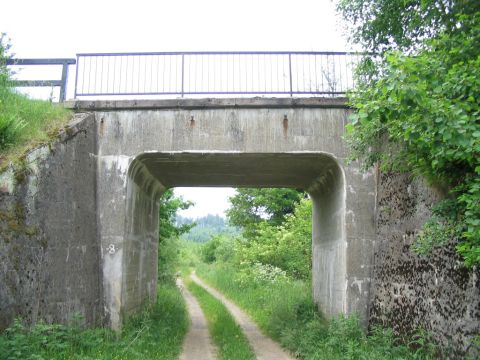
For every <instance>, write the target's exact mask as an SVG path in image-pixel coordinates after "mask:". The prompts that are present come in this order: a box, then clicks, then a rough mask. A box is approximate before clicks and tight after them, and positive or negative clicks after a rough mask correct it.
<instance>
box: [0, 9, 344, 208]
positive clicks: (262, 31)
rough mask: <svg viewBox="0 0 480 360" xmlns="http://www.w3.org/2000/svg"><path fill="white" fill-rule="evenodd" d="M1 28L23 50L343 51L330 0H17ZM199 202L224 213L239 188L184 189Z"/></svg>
mask: <svg viewBox="0 0 480 360" xmlns="http://www.w3.org/2000/svg"><path fill="white" fill-rule="evenodd" d="M0 32H5V33H7V35H8V37H9V38H11V42H12V45H13V48H12V50H13V53H14V54H15V55H16V57H18V58H22V57H23V58H27V57H30V58H42V57H45V58H53V57H75V55H76V54H77V53H82V52H133V51H196V50H198V51H200V50H203V51H249V50H251V51H255V50H256V51H261V50H263V51H275V50H277V51H282V50H293V51H344V50H348V48H347V45H346V41H345V40H344V38H343V37H342V35H341V33H342V32H341V26H340V22H339V19H338V18H337V17H336V15H335V11H334V3H333V2H332V1H331V0H315V1H313V0H295V1H284V0H242V1H228V0H201V1H199V0H196V1H195V0H168V1H164V0H156V1H154V0H134V1H132V0H128V1H126V0H125V1H124V0H115V1H112V0H82V1H78V0H76V1H72V0H11V1H3V2H2V6H1V12H0ZM177 193H178V194H182V195H183V196H184V197H185V198H186V199H191V200H193V201H195V202H196V204H197V206H196V207H194V208H192V209H190V210H188V211H186V212H184V213H183V215H184V216H192V217H198V216H202V215H204V214H207V213H218V214H223V211H224V210H225V209H226V207H227V206H228V203H227V199H226V198H227V196H231V195H232V194H233V189H225V188H223V189H218V190H216V191H215V190H214V189H198V188H197V189H185V188H183V189H178V190H177Z"/></svg>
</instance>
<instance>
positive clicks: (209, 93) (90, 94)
mask: <svg viewBox="0 0 480 360" xmlns="http://www.w3.org/2000/svg"><path fill="white" fill-rule="evenodd" d="M182 94H184V95H290V94H293V95H301V94H303V95H304V94H312V95H325V94H329V95H330V94H331V95H342V94H345V91H293V92H290V91H252V92H240V91H216V92H207V91H195V92H189V91H185V92H183V93H182V92H180V91H178V92H141V93H140V92H121V93H107V92H102V93H77V95H78V96H118V95H122V96H135V95H140V96H150V95H182Z"/></svg>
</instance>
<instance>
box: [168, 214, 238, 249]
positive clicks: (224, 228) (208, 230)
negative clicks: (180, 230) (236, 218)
mask: <svg viewBox="0 0 480 360" xmlns="http://www.w3.org/2000/svg"><path fill="white" fill-rule="evenodd" d="M193 223H195V224H196V225H195V226H194V227H193V228H192V229H191V230H190V231H189V232H187V233H185V234H183V235H182V239H184V240H189V241H194V242H199V243H204V242H207V241H208V240H210V238H211V237H212V236H213V235H217V234H229V235H232V236H235V235H237V234H240V231H239V229H238V228H237V227H234V226H230V225H229V224H228V220H227V219H225V218H223V217H221V216H219V215H212V214H208V215H207V216H203V217H201V218H198V219H192V218H188V217H183V216H177V220H176V225H177V226H181V225H187V224H193Z"/></svg>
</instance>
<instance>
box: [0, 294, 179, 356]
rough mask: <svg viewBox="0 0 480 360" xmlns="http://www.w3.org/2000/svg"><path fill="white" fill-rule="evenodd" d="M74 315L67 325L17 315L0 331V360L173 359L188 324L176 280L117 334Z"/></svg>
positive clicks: (176, 354) (177, 352)
mask: <svg viewBox="0 0 480 360" xmlns="http://www.w3.org/2000/svg"><path fill="white" fill-rule="evenodd" d="M80 320H81V319H79V318H78V317H77V318H76V319H74V321H73V322H72V324H70V325H69V326H64V325H58V324H53V325H50V324H44V323H37V324H36V325H33V326H31V327H27V326H25V325H24V324H23V323H22V322H21V321H20V320H16V321H15V322H14V324H13V325H12V326H11V327H10V328H9V329H7V330H6V331H5V332H4V334H3V335H1V336H0V359H2V360H17V359H18V360H42V359H44V360H55V359H84V360H85V359H91V360H94V359H95V360H97V359H98V360H102V359H105V360H106V359H109V360H114V359H142V360H143V359H172V360H173V359H176V358H177V357H178V354H179V352H180V349H181V345H182V340H183V337H184V335H185V333H186V331H187V329H188V315H187V312H186V308H185V303H184V301H183V298H182V296H181V294H180V292H179V290H178V289H177V288H176V287H175V286H174V285H162V286H160V287H159V289H158V299H157V303H156V304H155V305H152V306H150V307H148V308H147V309H145V311H144V312H143V313H141V314H139V315H137V316H134V317H132V318H130V319H129V320H128V321H127V323H126V324H125V326H124V328H123V330H122V332H121V334H120V335H118V334H116V333H115V332H113V331H112V330H109V329H86V328H85V327H84V326H83V325H82V321H80Z"/></svg>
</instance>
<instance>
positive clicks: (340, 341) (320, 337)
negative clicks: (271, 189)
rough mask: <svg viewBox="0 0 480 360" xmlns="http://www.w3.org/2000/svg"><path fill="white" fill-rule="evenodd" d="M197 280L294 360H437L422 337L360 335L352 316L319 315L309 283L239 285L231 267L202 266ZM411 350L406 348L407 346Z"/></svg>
mask: <svg viewBox="0 0 480 360" xmlns="http://www.w3.org/2000/svg"><path fill="white" fill-rule="evenodd" d="M197 273H198V274H199V276H201V277H202V278H204V279H205V280H206V281H207V282H208V283H210V284H211V285H212V286H214V287H216V288H217V289H219V290H220V291H222V292H223V293H225V294H226V295H227V296H228V297H229V298H230V299H232V300H233V301H235V303H237V304H238V305H239V306H241V307H242V308H243V309H245V310H246V311H247V312H248V313H249V314H250V315H251V316H252V318H253V319H254V320H255V321H256V322H257V323H258V324H259V326H260V328H261V329H262V330H263V331H264V332H265V333H266V334H268V335H269V336H271V337H272V338H274V339H275V340H277V341H279V342H280V343H281V344H282V345H283V346H285V347H286V348H287V349H289V350H290V351H291V352H292V353H293V354H294V355H295V356H296V357H297V358H298V359H378V360H380V359H382V360H383V359H436V358H438V357H437V356H436V355H437V354H436V353H435V351H436V349H435V347H434V346H433V345H432V343H431V342H429V341H428V336H427V334H425V333H419V334H416V335H415V336H414V337H413V338H412V339H399V338H397V337H395V336H394V335H393V333H392V331H391V330H387V329H382V328H379V327H376V328H374V329H372V331H371V333H370V334H365V332H364V331H363V330H362V326H361V324H360V322H359V319H358V318H357V317H356V316H349V317H343V316H340V317H337V318H333V319H332V320H331V321H327V320H325V318H324V317H323V316H322V315H321V314H319V313H318V311H317V306H316V305H315V304H314V303H313V300H312V298H311V293H312V291H311V288H310V283H309V282H304V281H290V282H269V283H264V284H263V285H262V286H257V285H256V284H254V283H248V282H247V283H244V284H242V285H239V284H238V282H236V281H235V279H236V276H237V274H236V273H237V271H236V269H235V268H234V267H232V265H231V264H228V263H222V264H214V265H209V266H207V265H203V266H200V267H199V268H197ZM408 343H410V345H412V346H413V349H410V348H409V347H408V346H407V345H403V344H408Z"/></svg>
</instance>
